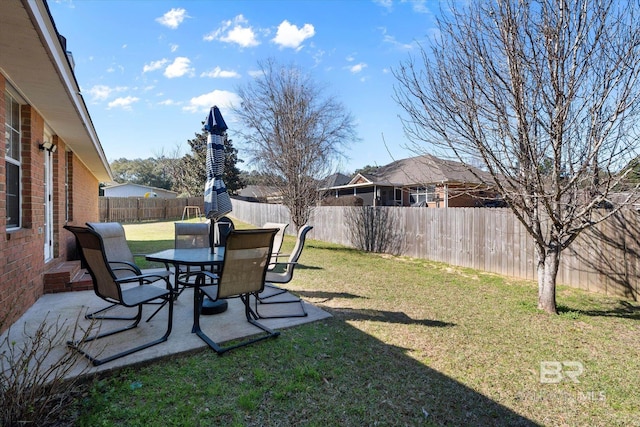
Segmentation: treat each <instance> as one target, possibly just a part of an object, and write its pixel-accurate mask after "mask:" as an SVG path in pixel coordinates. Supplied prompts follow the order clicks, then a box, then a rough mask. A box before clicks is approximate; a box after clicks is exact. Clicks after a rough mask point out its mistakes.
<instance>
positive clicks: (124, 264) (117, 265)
mask: <svg viewBox="0 0 640 427" xmlns="http://www.w3.org/2000/svg"><path fill="white" fill-rule="evenodd" d="M109 265H110V266H111V269H112V270H113V271H126V270H128V271H133V272H134V273H135V274H136V275H137V276H139V275H140V274H142V271H141V270H140V268H139V267H138V266H137V265H135V264H133V263H130V262H128V261H109Z"/></svg>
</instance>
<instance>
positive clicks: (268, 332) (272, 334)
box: [192, 289, 280, 356]
mask: <svg viewBox="0 0 640 427" xmlns="http://www.w3.org/2000/svg"><path fill="white" fill-rule="evenodd" d="M194 292H197V293H198V296H197V297H195V298H196V299H194V313H196V314H194V316H195V317H196V318H195V319H194V325H193V326H194V329H193V330H192V332H195V333H196V334H197V335H198V336H199V337H200V338H201V339H202V340H203V341H204V342H206V343H207V344H208V345H209V347H211V348H212V349H213V350H214V351H215V352H216V353H217V354H218V355H219V356H222V355H223V354H224V353H226V352H227V351H230V350H233V349H236V348H238V347H244V346H245V345H249V344H253V343H256V342H259V341H264V340H266V339H269V338H277V337H278V336H279V335H280V331H274V330H272V329H270V328H268V327H266V326H265V325H263V324H261V323H259V322H257V321H256V320H255V319H257V318H258V316H257V314H256V313H254V311H253V310H252V309H251V305H250V303H249V295H248V294H246V295H241V296H240V299H241V300H242V302H243V304H244V309H245V316H246V317H247V321H248V322H249V323H251V324H252V325H254V326H256V327H258V328H260V329H261V330H262V331H264V332H265V334H264V335H261V336H258V337H257V338H251V339H248V340H244V341H242V342H240V343H237V344H233V345H230V346H227V347H222V346H220V345H219V344H218V343H216V342H215V341H213V340H212V339H211V338H209V337H208V336H207V335H206V334H205V333H204V332H203V331H202V329H200V321H199V316H200V314H199V307H200V306H201V305H202V299H203V295H202V292H201V291H199V290H198V289H194Z"/></svg>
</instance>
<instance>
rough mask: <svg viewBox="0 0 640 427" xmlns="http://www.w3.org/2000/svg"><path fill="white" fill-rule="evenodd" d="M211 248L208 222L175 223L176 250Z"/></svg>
mask: <svg viewBox="0 0 640 427" xmlns="http://www.w3.org/2000/svg"><path fill="white" fill-rule="evenodd" d="M210 246H211V242H210V241H209V223H208V222H176V223H175V248H176V249H192V248H208V247H210Z"/></svg>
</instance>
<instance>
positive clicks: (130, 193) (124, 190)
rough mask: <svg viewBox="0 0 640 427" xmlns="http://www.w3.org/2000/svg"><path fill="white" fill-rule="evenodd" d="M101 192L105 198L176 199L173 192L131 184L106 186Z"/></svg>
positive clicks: (176, 195) (175, 194)
mask: <svg viewBox="0 0 640 427" xmlns="http://www.w3.org/2000/svg"><path fill="white" fill-rule="evenodd" d="M102 190H103V191H104V196H105V197H161V198H163V199H175V198H176V197H178V193H176V192H175V191H171V190H165V189H164V188H157V187H149V186H147V185H139V184H131V183H124V184H114V185H108V186H106V187H104V188H103V189H102Z"/></svg>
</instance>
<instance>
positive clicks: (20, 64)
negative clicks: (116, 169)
mask: <svg viewBox="0 0 640 427" xmlns="http://www.w3.org/2000/svg"><path fill="white" fill-rule="evenodd" d="M1 3H2V6H0V52H2V54H1V55H0V73H2V74H3V75H4V76H5V78H6V79H7V81H8V82H9V83H10V84H11V86H12V87H13V89H15V90H16V91H18V94H19V95H20V96H21V97H22V98H24V100H25V101H26V102H28V103H29V104H30V105H31V106H33V107H34V108H35V109H36V110H37V111H38V113H39V114H40V115H41V116H42V117H43V118H44V120H45V122H46V123H47V125H49V126H50V127H51V129H52V130H53V132H54V133H55V134H56V135H58V136H59V137H60V138H61V139H62V140H63V141H64V142H65V144H66V145H67V146H68V147H69V148H70V149H71V150H73V152H74V153H75V155H76V156H77V158H78V159H79V160H80V161H81V162H82V163H84V164H85V166H86V167H87V168H88V169H89V170H90V171H91V173H92V174H93V175H94V176H95V177H96V178H97V179H98V180H100V181H103V182H110V181H113V176H112V175H111V169H110V167H109V162H108V161H107V159H106V157H105V154H104V151H103V150H102V146H101V145H100V141H99V139H98V135H97V134H96V131H95V129H94V126H93V123H92V121H91V117H90V116H89V112H88V110H87V106H86V104H85V102H84V99H83V97H82V94H81V93H80V87H79V86H78V82H77V81H76V78H75V75H74V72H73V65H72V60H70V53H68V52H67V50H66V41H65V39H64V37H61V36H60V35H59V34H58V31H57V29H56V27H55V24H54V22H53V19H52V17H51V14H50V12H49V9H48V7H47V3H46V2H45V1H40V0H22V1H17V0H16V1H2V2H1ZM68 55H69V56H68Z"/></svg>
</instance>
